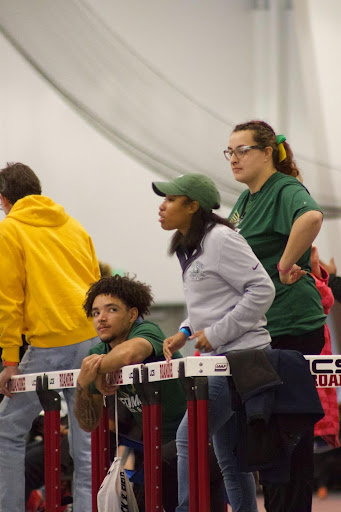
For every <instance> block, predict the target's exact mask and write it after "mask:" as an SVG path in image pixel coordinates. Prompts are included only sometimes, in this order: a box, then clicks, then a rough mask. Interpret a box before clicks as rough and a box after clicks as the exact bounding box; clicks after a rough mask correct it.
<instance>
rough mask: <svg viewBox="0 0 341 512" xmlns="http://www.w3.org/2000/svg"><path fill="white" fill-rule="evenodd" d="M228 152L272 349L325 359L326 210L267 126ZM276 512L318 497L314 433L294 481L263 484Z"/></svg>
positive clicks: (237, 212)
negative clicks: (319, 270)
mask: <svg viewBox="0 0 341 512" xmlns="http://www.w3.org/2000/svg"><path fill="white" fill-rule="evenodd" d="M224 155H225V157H226V158H227V160H228V161H229V162H230V164H231V168H232V172H233V175H234V178H235V180H236V181H239V182H241V183H245V185H247V189H246V190H245V191H244V192H243V193H242V194H241V196H240V197H239V199H238V201H237V203H236V204H235V206H234V207H233V209H232V211H231V214H230V217H229V219H230V221H231V222H232V223H233V224H234V226H235V228H237V229H238V230H239V232H240V233H241V234H242V235H243V236H244V238H245V239H246V240H247V242H248V243H249V244H250V246H251V248H252V249H253V251H254V253H255V254H256V256H257V257H258V258H259V260H260V261H261V262H262V264H263V266H264V267H265V269H266V270H267V272H268V274H269V276H270V277H271V279H272V281H273V283H274V285H275V289H276V296H275V300H274V302H273V304H272V306H271V307H270V309H269V311H268V312H267V314H266V317H267V321H268V323H267V328H268V330H269V332H270V335H271V338H272V342H271V346H272V348H276V349H293V350H298V351H299V352H301V353H302V354H315V355H316V354H320V352H321V350H322V348H323V345H324V324H325V321H326V317H325V315H324V312H323V308H322V304H321V297H320V295H319V292H318V290H317V288H316V286H315V282H314V279H313V277H312V276H311V275H310V272H311V264H310V254H311V244H312V242H313V240H314V239H315V237H316V236H317V234H318V232H319V230H320V228H321V224H322V213H321V210H320V208H319V207H318V205H317V204H316V202H315V201H314V199H313V198H312V197H311V196H310V194H309V192H308V190H307V189H306V188H305V187H304V186H303V184H302V183H301V181H300V174H299V170H298V169H297V167H296V164H295V161H294V160H293V153H292V150H291V148H290V146H289V144H288V143H287V142H286V140H285V137H284V136H283V135H277V136H276V134H275V132H274V130H273V129H272V128H271V126H269V125H268V124H267V123H265V122H263V121H250V122H247V123H243V124H239V125H237V126H236V127H235V128H234V130H233V132H232V134H231V137H230V140H229V144H228V148H227V150H225V151H224ZM263 490H264V498H265V506H266V509H267V510H268V511H271V512H289V511H290V512H308V511H310V510H311V503H312V492H313V429H311V431H309V432H307V434H306V436H305V437H303V438H302V440H301V441H300V443H299V444H298V445H297V447H296V448H295V450H294V452H293V456H292V462H291V480H290V482H289V483H286V484H284V483H283V484H281V485H274V484H271V485H270V484H266V485H264V486H263Z"/></svg>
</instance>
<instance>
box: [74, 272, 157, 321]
mask: <svg viewBox="0 0 341 512" xmlns="http://www.w3.org/2000/svg"><path fill="white" fill-rule="evenodd" d="M98 295H111V296H112V297H117V298H118V299H120V300H121V301H122V302H123V303H124V304H125V305H126V306H127V307H128V308H137V310H138V312H139V316H142V317H143V316H144V315H149V314H150V311H149V308H150V306H151V304H152V303H153V295H152V293H151V287H150V286H149V285H147V284H145V283H141V282H140V281H137V280H135V278H131V277H129V276H127V275H126V276H123V277H122V276H119V275H114V276H110V277H102V278H101V279H100V280H99V281H97V282H96V283H93V284H92V285H91V286H90V288H89V290H88V291H87V294H86V299H85V302H84V304H83V309H84V311H85V313H86V316H87V317H88V318H90V317H91V316H92V306H93V303H94V300H95V298H96V297H97V296H98Z"/></svg>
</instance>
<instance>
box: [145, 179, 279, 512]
mask: <svg viewBox="0 0 341 512" xmlns="http://www.w3.org/2000/svg"><path fill="white" fill-rule="evenodd" d="M153 189H154V192H155V193H156V194H158V195H160V196H163V202H162V203H161V205H160V208H159V221H160V224H161V227H162V228H163V229H164V230H167V231H175V233H174V235H173V238H172V240H171V244H170V249H169V252H170V254H174V253H176V255H177V257H178V259H179V263H180V266H181V269H182V279H183V287H184V293H185V300H186V306H187V312H188V317H187V319H186V320H184V322H183V323H182V324H181V326H180V330H179V332H177V333H176V334H174V335H173V336H171V337H169V338H167V339H166V340H165V341H164V345H163V352H164V355H165V358H166V359H167V360H170V359H171V358H172V354H173V353H174V352H175V351H177V350H178V349H180V348H181V347H183V346H184V345H185V343H186V341H187V339H188V338H189V339H196V345H195V348H197V349H198V350H200V352H204V353H206V354H207V353H211V355H225V354H226V353H228V352H230V351H241V350H246V349H266V348H268V347H269V344H270V341H271V340H270V335H269V333H268V331H267V330H266V328H265V312H266V311H267V310H268V308H269V306H270V304H271V302H272V300H273V297H274V287H273V284H272V282H271V279H270V278H269V276H268V275H267V273H266V271H265V270H264V268H263V267H262V265H261V264H260V262H259V260H258V259H257V258H256V256H255V255H254V253H253V252H252V250H251V248H250V246H249V245H248V244H247V242H246V241H245V240H244V238H243V237H242V236H241V235H240V234H238V233H237V232H236V231H234V230H233V229H231V225H230V223H229V222H228V221H227V220H226V219H223V218H221V217H219V216H218V215H216V214H214V213H213V212H212V209H217V208H219V206H220V195H219V192H218V190H217V188H216V186H215V184H214V183H213V181H212V180H211V179H210V178H208V177H206V176H204V175H202V174H184V175H182V176H179V177H178V178H175V179H174V180H173V181H171V182H155V183H153ZM208 393H209V402H208V427H209V433H210V436H211V437H212V438H213V446H214V451H215V454H216V456H217V459H218V463H219V466H220V469H221V472H222V475H223V478H224V483H225V489H226V492H227V495H228V498H229V501H230V503H231V506H232V511H233V512H257V502H256V493H255V482H254V478H253V475H252V473H246V472H241V471H240V470H239V468H238V460H237V455H236V444H237V422H236V417H235V414H234V413H233V411H232V404H231V397H230V393H229V389H228V382H227V379H226V377H219V376H212V377H208ZM176 443H177V452H178V490H179V495H178V498H179V506H178V508H177V509H176V510H177V512H188V510H189V478H188V419H187V413H186V415H185V417H184V419H183V420H182V422H181V424H180V426H179V428H178V432H177V438H176Z"/></svg>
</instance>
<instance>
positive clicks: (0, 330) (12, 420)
mask: <svg viewBox="0 0 341 512" xmlns="http://www.w3.org/2000/svg"><path fill="white" fill-rule="evenodd" d="M0 202H1V207H2V209H3V211H4V213H5V215H6V217H5V219H3V220H2V221H1V222H0V347H2V360H3V365H4V369H3V371H2V372H1V373H0V393H2V394H3V395H5V398H4V400H3V401H2V402H1V404H0V512H23V510H25V504H24V489H25V486H24V483H23V482H24V457H25V435H26V434H27V432H28V431H29V430H30V428H31V424H32V421H33V419H34V418H35V417H36V416H37V415H38V414H39V411H40V410H41V405H40V402H39V400H38V396H37V395H36V393H18V394H11V393H10V391H9V389H8V382H9V380H10V379H11V377H12V376H13V375H16V374H18V373H37V372H45V371H57V370H68V369H72V368H80V366H81V363H82V360H83V359H84V357H85V356H86V355H87V354H88V352H89V350H90V349H91V347H92V346H93V345H95V344H96V343H98V341H99V340H98V338H97V337H96V332H95V330H94V327H93V325H92V322H91V321H89V320H88V319H87V318H86V315H85V314H84V311H83V309H82V303H83V301H84V296H85V293H86V292H87V290H88V288H89V286H90V285H91V284H92V283H93V282H94V281H97V280H98V279H99V277H100V273H99V267H98V262H97V259H96V255H95V250H94V247H93V244H92V241H91V238H90V236H89V235H88V234H87V232H86V231H85V229H84V228H83V227H82V226H81V225H80V224H79V223H78V222H77V221H76V220H75V219H73V218H72V217H70V216H69V215H68V214H67V213H66V212H65V210H64V208H63V207H62V206H60V205H57V204H56V203H54V202H53V201H52V200H51V199H49V198H48V197H45V196H42V195H41V186H40V182H39V179H38V178H37V176H36V175H35V173H34V172H33V171H32V170H31V169H30V168H29V167H27V166H26V165H23V164H20V163H16V164H9V165H7V167H6V168H4V169H2V170H1V171H0ZM22 334H25V336H26V340H27V342H28V344H29V348H28V350H27V351H26V353H25V355H24V357H23V359H22V360H21V362H20V364H19V348H20V346H21V344H22ZM64 396H65V399H66V402H67V405H68V410H69V422H70V433H69V437H70V451H71V455H72V457H73V460H74V467H75V472H74V496H73V497H74V507H73V510H74V512H91V450H90V442H91V440H90V437H89V436H90V434H87V433H85V432H84V431H83V430H81V429H80V428H79V426H78V422H77V420H76V419H75V418H74V415H73V409H74V401H75V398H76V390H74V389H65V390H64Z"/></svg>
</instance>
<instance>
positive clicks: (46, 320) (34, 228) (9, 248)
mask: <svg viewBox="0 0 341 512" xmlns="http://www.w3.org/2000/svg"><path fill="white" fill-rule="evenodd" d="M99 277H100V273H99V267H98V262H97V258H96V255H95V250H94V247H93V244H92V241H91V238H90V236H89V235H88V234H87V232H86V231H85V229H84V228H83V226H81V224H79V222H77V221H76V220H75V219H73V218H72V217H70V216H69V215H68V214H67V213H66V212H65V210H64V208H63V207H62V206H60V205H57V204H56V203H54V202H53V201H52V200H51V199H49V198H48V197H45V196H40V195H30V196H26V197H24V198H22V199H20V200H19V201H17V202H16V203H15V204H14V205H13V207H12V209H11V211H10V212H9V213H8V215H7V216H6V218H5V219H4V220H3V221H1V222H0V346H1V347H2V348H3V352H2V358H3V359H4V360H5V361H13V362H16V361H19V347H20V345H22V340H21V335H22V333H23V334H25V336H26V340H27V342H28V343H30V344H32V345H34V346H36V347H57V346H65V345H72V344H74V343H79V342H81V341H84V340H86V339H89V338H92V337H93V336H96V332H95V330H94V328H93V325H92V322H91V321H89V320H88V319H87V318H86V315H85V313H84V311H83V309H82V304H83V302H84V299H85V294H86V292H87V290H88V289H89V286H90V284H91V283H93V282H94V281H97V280H98V279H99Z"/></svg>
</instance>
